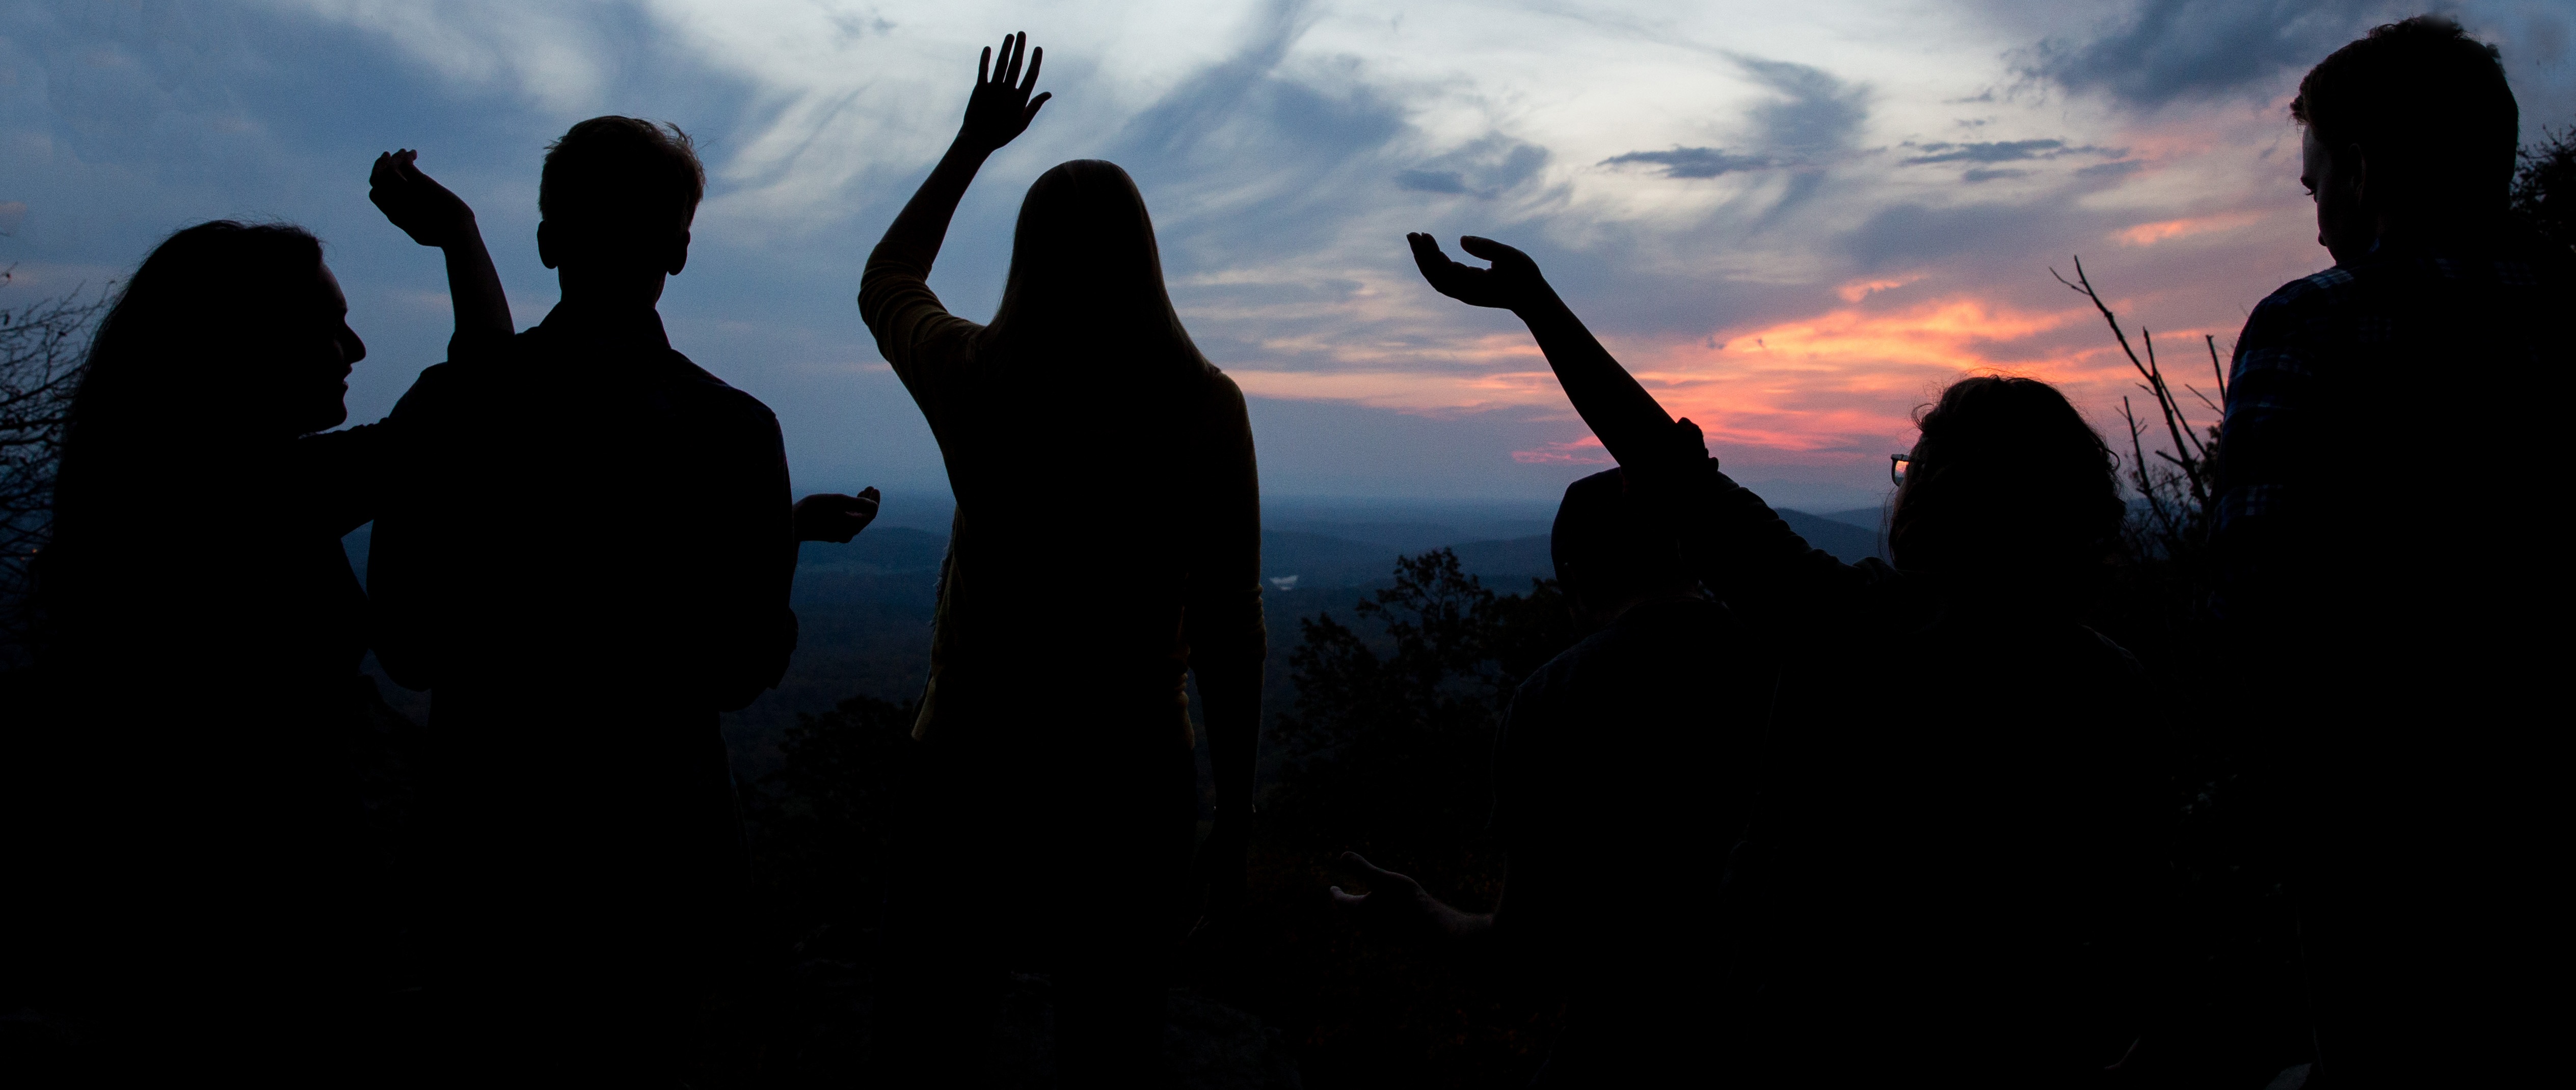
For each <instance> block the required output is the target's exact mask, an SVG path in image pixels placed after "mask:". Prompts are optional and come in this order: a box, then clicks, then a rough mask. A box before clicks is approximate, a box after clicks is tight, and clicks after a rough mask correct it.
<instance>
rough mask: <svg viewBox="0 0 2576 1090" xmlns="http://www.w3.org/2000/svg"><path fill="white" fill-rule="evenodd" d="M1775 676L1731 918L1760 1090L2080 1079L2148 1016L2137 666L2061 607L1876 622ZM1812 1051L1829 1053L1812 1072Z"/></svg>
mask: <svg viewBox="0 0 2576 1090" xmlns="http://www.w3.org/2000/svg"><path fill="white" fill-rule="evenodd" d="M1817 649H1818V650H1819V651H1823V650H1825V649H1830V653H1825V654H1809V655H1804V656H1801V657H1800V660H1799V661H1798V662H1796V663H1794V664H1793V665H1792V666H1791V667H1790V669H1789V670H1788V671H1787V672H1786V674H1785V676H1784V677H1783V679H1782V683H1781V687H1780V692H1779V701H1778V704H1777V706H1776V710H1775V712H1774V715H1773V719H1772V736H1771V737H1772V742H1771V747H1770V750H1769V752H1768V753H1767V755H1766V760H1765V775H1764V777H1763V781H1762V785H1761V789H1760V790H1761V799H1762V802H1761V811H1760V813H1759V814H1758V815H1757V817H1756V818H1755V820H1754V824H1753V828H1752V830H1751V832H1750V833H1749V834H1748V836H1747V838H1746V841H1745V843H1744V845H1743V847H1742V849H1741V850H1740V851H1739V852H1738V854H1737V856H1736V858H1734V859H1733V860H1731V861H1730V867H1729V874H1728V878H1727V893H1726V897H1725V905H1724V909H1723V913H1722V914H1723V916H1724V917H1725V918H1726V919H1727V920H1728V921H1729V926H1730V928H1731V929H1732V930H1733V931H1734V932H1735V934H1736V935H1737V936H1738V937H1740V938H1741V940H1742V943H1743V945H1742V948H1741V951H1740V952H1741V960H1740V961H1738V962H1736V963H1735V964H1733V965H1731V966H1730V967H1729V985H1728V991H1729V995H1728V1000H1727V1003H1728V1007H1729V1009H1730V1013H1729V1017H1728V1019H1727V1022H1728V1026H1729V1030H1728V1032H1729V1034H1730V1044H1731V1045H1732V1046H1733V1047H1732V1049H1731V1051H1733V1052H1734V1053H1735V1054H1736V1055H1735V1057H1734V1058H1733V1059H1732V1060H1731V1061H1730V1063H1731V1065H1732V1066H1734V1067H1735V1069H1736V1070H1737V1072H1738V1073H1739V1074H1740V1075H1742V1076H1743V1077H1745V1078H1747V1079H1749V1080H1751V1082H1750V1084H1752V1085H1820V1086H1822V1085H1840V1084H1844V1083H1845V1082H1847V1081H1849V1080H1854V1079H1861V1080H1862V1081H1867V1080H1868V1079H1874V1078H1879V1077H1910V1078H1924V1077H1937V1076H1948V1077H1953V1078H1956V1077H1967V1076H1971V1075H1974V1076H1977V1077H1981V1078H1985V1079H1988V1080H1991V1084H1992V1085H1999V1086H2003V1085H2029V1086H2053V1085H2068V1084H2069V1083H2068V1082H2067V1081H2066V1080H2069V1079H2077V1078H2080V1077H2082V1076H2084V1074H2085V1073H2087V1072H2094V1073H2099V1072H2102V1071H2104V1070H2105V1069H2108V1068H2110V1067H2111V1066H2112V1065H2114V1064H2116V1063H2118V1062H2119V1061H2120V1060H2121V1059H2122V1058H2123V1057H2124V1056H2125V1055H2127V1054H2128V1052H2129V1050H2130V1048H2131V1047H2132V1046H2133V1045H2134V1044H2136V1043H2137V1042H2138V1040H2139V1039H2140V1037H2141V1035H2143V1034H2144V1033H2145V1032H2146V1031H2147V1030H2148V1028H2149V1024H2150V1020H2151V1019H2150V1010H2151V1007H2152V1004H2153V996H2154V994H2155V990H2156V988H2157V987H2158V982H2157V981H2156V980H2155V979H2154V976H2153V971H2154V969H2155V968H2156V967H2157V956H2158V954H2159V953H2160V951H2159V950H2157V949H2156V948H2155V947H2154V946H2153V945H2152V943H2153V940H2152V938H2151V936H2152V935H2153V934H2154V926H2155V923H2156V906H2157V905H2158V903H2159V901H2160V895H2159V886H2158V882H2157V874H2158V871H2157V867H2156V862H2155V861H2156V860H2157V859H2159V858H2160V856H2158V855H2157V850H2158V849H2159V848H2160V847H2161V843H2160V840H2159V838H2160V836H2161V835H2162V830H2161V827H2160V823H2159V820H2158V819H2159V818H2160V817H2162V816H2164V815H2165V814H2166V813H2168V812H2169V803H2168V800H2166V799H2165V798H2164V795H2165V792H2164V790H2163V788H2164V783H2163V777H2162V776H2161V775H2160V772H2161V764H2160V762H2159V761H2158V760H2157V759H2156V758H2157V754H2156V753H2155V751H2154V748H2153V746H2152V745H2151V741H2152V739H2151V736H2150V735H2149V733H2148V732H2147V730H2146V728H2145V723H2144V716H2143V715H2141V714H2139V712H2140V709H2141V707H2142V705H2143V703H2144V699H2145V697H2146V695H2147V693H2148V688H2147V680H2146V677H2145V675H2144V672H2143V670H2141V669H2140V668H2139V666H2138V664H2137V663H2136V662H2135V660H2133V659H2131V658H2130V657H2129V656H2128V654H2127V653H2126V652H2124V651H2122V650H2121V649H2120V648H2119V647H2117V646H2116V645H2113V644H2111V643H2109V642H2108V641H2106V640H2104V639H2102V638H2101V637H2100V636H2098V635H2096V634H2094V633H2093V632H2091V631H2090V630H2088V629H2085V628H2083V627H2082V626H2079V625H2076V624H2074V623H2072V622H2069V621H2052V620H2047V619H2040V618H2031V617H2026V616H2003V617H1997V616H1991V615H1989V616H1975V615H1967V616H1962V615H1960V614H1959V613H1956V612H1951V613H1948V614H1946V615H1941V616H1937V617H1935V618H1932V619H1928V621H1927V620H1926V619H1924V618H1920V617H1917V618H1916V619H1915V623H1913V624H1895V625H1887V626H1883V627H1882V626H1878V625H1866V624H1864V625H1862V626H1859V627H1857V628H1856V629H1855V630H1854V631H1852V632H1850V633H1848V634H1847V635H1846V636H1844V637H1842V638H1836V639H1830V640H1826V641H1822V642H1821V643H1820V644H1819V645H1817ZM1820 1057H1831V1060H1830V1061H1829V1062H1819V1058H1820Z"/></svg>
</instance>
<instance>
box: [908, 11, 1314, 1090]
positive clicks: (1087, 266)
mask: <svg viewBox="0 0 2576 1090" xmlns="http://www.w3.org/2000/svg"><path fill="white" fill-rule="evenodd" d="M1025 47H1026V38H1025V36H1015V37H1013V38H1011V39H1006V42H1005V46H1004V49H1003V51H1002V52H1001V54H1000V55H998V56H995V55H993V54H992V53H991V51H989V50H988V51H987V57H988V61H989V68H988V69H979V76H978V80H977V83H976V88H975V92H974V94H973V96H972V98H971V99H970V100H969V101H968V104H967V108H966V119H965V124H964V125H963V127H962V128H960V130H959V131H958V134H957V140H956V142H955V143H954V144H952V145H951V146H950V147H949V150H948V153H947V155H946V156H945V157H943V158H942V159H941V160H940V161H939V165H938V166H937V167H936V168H935V169H933V170H932V171H931V174H930V178H929V180H927V181H925V182H923V183H922V187H921V191H920V192H919V193H917V194H915V195H914V196H913V199H912V202H911V203H910V204H908V205H906V206H905V207H904V210H903V214H902V215H900V216H898V217H897V218H896V219H895V222H894V225H893V226H892V227H890V228H888V229H887V231H886V236H885V239H884V241H883V242H880V243H879V244H878V245H877V248H876V251H875V252H874V253H872V254H871V255H869V258H868V267H867V272H866V275H865V278H864V280H863V282H862V285H861V289H860V293H859V309H860V313H861V314H862V315H863V316H864V317H865V318H866V319H867V323H868V328H869V330H870V331H872V332H874V333H875V334H876V339H877V348H878V350H879V351H880V352H882V353H883V354H884V356H885V358H886V360H887V361H888V362H889V363H891V364H893V365H894V369H895V373H896V374H897V375H898V376H900V377H901V378H902V379H903V383H904V388H905V389H907V390H909V391H911V393H912V396H913V400H914V402H915V403H916V404H918V405H920V407H921V411H922V415H923V416H924V417H926V418H928V420H929V423H930V428H931V432H932V434H933V435H935V436H937V437H938V440H939V450H940V454H941V456H942V457H943V458H944V459H946V461H947V464H948V480H949V485H950V487H951V488H953V489H954V490H955V491H956V494H957V516H956V522H955V525H954V526H953V528H952V530H951V537H950V539H949V541H950V545H949V554H948V559H947V562H946V564H945V565H944V567H943V568H942V572H941V581H940V595H939V607H938V615H937V626H936V628H935V630H934V632H933V635H932V638H931V658H930V682H929V687H928V688H927V690H926V691H924V693H923V694H922V706H921V717H920V720H919V721H918V722H917V724H916V725H915V727H914V731H913V734H914V737H915V738H917V739H919V740H920V742H921V744H922V747H923V754H924V756H925V758H926V761H925V765H926V766H927V767H929V768H931V769H932V770H933V771H932V773H931V776H930V778H929V779H928V780H927V781H926V783H925V785H924V789H923V794H922V796H921V798H922V801H921V802H920V803H919V804H918V806H917V808H916V809H917V813H916V817H917V819H918V822H919V828H918V829H916V830H915V831H914V833H913V834H912V835H911V837H910V838H909V844H910V848H909V849H908V851H909V855H910V859H911V862H910V863H909V864H908V866H909V868H910V870H909V873H908V874H907V875H906V876H905V878H904V879H903V881H902V882H901V884H900V885H899V886H898V887H897V888H896V890H895V891H894V893H893V894H892V903H891V904H890V906H889V911H890V912H891V913H892V922H891V923H890V924H889V958H890V959H891V968H890V972H891V974H892V975H891V977H890V979H891V980H892V983H889V984H888V985H887V990H886V992H885V993H883V994H885V995H886V997H887V998H886V999H885V1000H884V1001H882V1002H881V1003H880V1005H879V1006H878V1007H877V1010H878V1011H880V1012H882V1013H883V1017H885V1019H886V1021H885V1022H884V1023H882V1024H881V1028H880V1029H879V1031H878V1038H877V1039H878V1041H879V1042H880V1045H881V1047H882V1048H883V1049H884V1050H885V1052H886V1053H887V1055H886V1059H887V1061H888V1064H889V1066H890V1068H891V1073H892V1074H893V1075H894V1076H895V1077H896V1078H898V1079H902V1080H909V1081H910V1082H911V1083H913V1084H916V1085H917V1084H923V1083H936V1084H940V1085H947V1084H950V1083H951V1082H952V1081H954V1080H957V1079H960V1078H963V1077H965V1076H962V1075H960V1074H959V1072H960V1071H965V1070H970V1066H969V1065H971V1064H972V1063H974V1062H976V1061H977V1060H978V1059H979V1058H980V1053H981V1051H982V1047H983V1039H984V1037H985V1036H986V1035H987V1034H988V1033H989V1032H990V1028H991V1026H992V1024H993V1020H992V1012H993V1010H994V1008H993V1007H992V1005H991V1004H992V1001H993V1000H994V998H996V997H997V995H998V986H999V984H1000V982H1001V975H1000V973H1001V969H1002V967H1003V966H1004V964H1005V963H1006V959H1008V958H1011V957H1013V956H1018V955H1023V954H1026V955H1029V956H1034V957H1037V958H1039V959H1040V960H1042V961H1043V962H1045V963H1046V964H1048V965H1049V966H1051V967H1052V969H1053V971H1054V975H1055V983H1056V989H1057V990H1056V1004H1055V1012H1056V1023H1055V1025H1056V1053H1055V1054H1056V1062H1057V1071H1058V1073H1059V1076H1060V1077H1061V1078H1062V1079H1063V1080H1064V1081H1065V1082H1066V1083H1067V1084H1068V1085H1109V1086H1122V1087H1127V1086H1143V1085H1150V1084H1152V1083H1153V1082H1154V1081H1155V1080H1157V1079H1160V1078H1163V1077H1165V1076H1164V1075H1163V1074H1162V1073H1161V1072H1160V1071H1159V1070H1158V1069H1159V1066H1160V1041H1161V1035H1162V997H1163V985H1164V977H1165V975H1166V972H1167V967H1166V965H1165V959H1166V955H1167V951H1168V949H1169V947H1170V946H1171V945H1172V943H1173V942H1174V940H1175V939H1177V938H1178V936H1179V934H1180V928H1181V926H1182V925H1183V924H1184V923H1186V917H1185V916H1184V915H1183V913H1185V912H1186V911H1187V906H1186V905H1185V904H1184V903H1183V901H1184V898H1185V896H1186V888H1185V879H1186V875H1187V868H1188V864H1189V853H1190V839H1191V836H1192V834H1193V830H1194V822H1195V819H1196V815H1197V802H1196V797H1197V789H1196V785H1195V772H1194V769H1193V759H1192V756H1191V749H1192V746H1193V736H1192V735H1193V732H1192V729H1191V723H1190V716H1189V704H1188V700H1187V697H1186V695H1185V689H1184V688H1183V682H1184V674H1185V673H1187V672H1194V673H1195V674H1196V675H1197V678H1198V686H1199V693H1200V695H1201V696H1202V697H1203V698H1205V700H1206V703H1207V708H1206V714H1205V716H1204V720H1203V721H1204V722H1205V723H1206V725H1207V728H1208V740H1209V742H1210V744H1211V746H1212V750H1211V756H1212V757H1213V760H1214V766H1215V769H1216V788H1217V825H1216V830H1215V832H1214V833H1213V834H1212V835H1211V840H1210V846H1209V849H1208V851H1207V852H1206V853H1205V854H1206V855H1207V856H1208V858H1209V859H1210V860H1211V869H1212V870H1213V871H1215V872H1216V877H1217V885H1218V887H1219V890H1220V894H1222V892H1223V891H1224V890H1225V889H1226V888H1228V887H1231V888H1233V889H1239V888H1240V886H1241V881H1242V877H1241V875H1242V854H1241V853H1242V843H1243V842H1242V834H1243V827H1244V823H1245V822H1246V821H1247V820H1248V819H1249V817H1250V810H1251V801H1252V800H1251V790H1252V759H1253V743H1254V737H1255V731H1256V729H1257V726H1258V716H1259V708H1260V701H1261V660H1262V654H1263V640H1264V636H1263V630H1262V621H1261V601H1260V590H1259V566H1260V534H1261V513H1260V496H1259V481H1258V477H1257V475H1256V474H1255V471H1254V465H1253V450H1252V431H1251V426H1250V424H1249V422H1248V420H1247V418H1246V416H1245V413H1244V404H1243V395H1242V394H1241V392H1240V391H1238V390H1237V389H1236V388H1235V385H1234V383H1233V381H1232V380H1230V379H1228V378H1226V377H1225V375H1224V374H1223V373H1222V372H1219V371H1218V370H1217V369H1216V368H1215V367H1213V366H1211V365H1210V364H1209V363H1208V362H1207V361H1206V359H1204V358H1203V357H1201V356H1200V355H1199V352H1198V349H1197V347H1196V346H1194V345H1192V344H1191V343H1190V337H1189V334H1188V332H1187V331H1185V330H1183V329H1182V328H1181V323H1180V319H1179V317H1178V316H1177V315H1176V314H1174V313H1173V310H1172V303H1171V299H1170V297H1169V296H1168V295H1167V294H1166V293H1165V291H1164V288H1163V273H1162V262H1161V259H1160V257H1159V255H1158V253H1157V251H1156V249H1155V245H1154V233H1153V225H1152V222H1151V221H1150V220H1149V219H1148V218H1147V216H1146V213H1145V204H1144V200H1143V199H1142V198H1141V197H1140V196H1139V195H1138V194H1137V192H1136V186H1135V183H1134V182H1132V181H1130V180H1129V179H1128V177H1127V175H1126V172H1124V171H1121V170H1119V169H1118V168H1117V167H1116V166H1113V165H1111V164H1109V163H1104V162H1098V161H1092V160H1081V161H1076V162H1070V163H1065V164H1063V165H1060V166H1057V167H1056V168H1054V169H1052V170H1049V171H1047V172H1046V173H1045V174H1044V175H1042V176H1041V177H1039V179H1038V180H1037V183H1036V184H1035V185H1032V186H1030V187H1029V194H1028V198H1027V200H1026V201H1025V202H1024V203H1023V204H1022V205H1021V207H1020V218H1019V227H1018V232H1017V235H1016V237H1015V239H1014V241H1013V244H1012V251H1011V272H1010V279H1009V282H1008V283H1007V284H1006V285H1005V287H1004V288H1003V293H1002V304H1001V308H1000V310H999V311H998V312H997V313H995V315H994V316H993V322H992V324H991V325H983V326H979V325H977V324H975V323H973V322H970V321H967V320H965V319H963V318H959V317H956V316H955V315H952V314H950V313H948V311H947V309H946V308H945V307H943V306H942V305H941V304H940V302H939V298H938V297H937V296H935V295H933V294H931V291H930V289H929V287H928V286H927V285H926V284H925V283H924V280H925V278H926V277H927V276H928V275H929V273H930V266H931V261H932V259H933V258H934V257H936V256H937V254H938V252H939V246H940V241H941V239H942V237H943V236H944V235H945V234H946V232H947V228H948V220H949V217H950V216H951V215H952V214H953V213H954V212H955V210H956V207H957V202H958V199H959V198H960V197H961V196H963V195H964V193H965V192H966V187H967V184H968V183H969V182H970V181H972V180H973V178H974V175H975V171H976V169H977V168H978V167H979V166H980V165H981V164H982V163H983V161H984V159H985V157H986V156H988V155H990V154H991V153H992V152H993V151H994V150H995V149H997V148H1000V147H1001V146H1002V145H1004V144H1007V143H1009V142H1010V141H1011V139H1012V138H1013V137H1016V136H1018V135H1019V134H1020V132H1021V131H1022V130H1024V129H1025V128H1026V127H1027V126H1028V122H1029V119H1030V118H1032V117H1034V116H1036V114H1037V111H1038V108H1039V106H1040V105H1042V104H1043V103H1044V102H1045V101H1046V98H1047V96H1045V95H1039V96H1037V97H1036V98H1035V99H1032V98H1030V96H1029V92H1030V88H1031V86H1032V85H1033V84H1034V83H1035V82H1036V79H1037V70H1038V62H1039V60H1040V58H1041V56H1042V54H1032V55H1030V57H1029V64H1028V74H1027V77H1026V79H1023V78H1021V74H1020V58H1021V54H1022V51H1023V50H1024V49H1025ZM1076 465H1079V466H1113V467H1116V471H1115V472H1114V473H1112V474H1109V475H1107V476H1102V475H1100V474H1093V473H1081V474H1076V473H1073V472H1071V471H1070V470H1069V467H1071V466H1076ZM898 997H899V998H898Z"/></svg>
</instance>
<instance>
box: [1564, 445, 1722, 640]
mask: <svg viewBox="0 0 2576 1090" xmlns="http://www.w3.org/2000/svg"><path fill="white" fill-rule="evenodd" d="M1547 551H1548V557H1549V559H1551V560H1553V561H1555V563H1556V583H1557V588H1558V589H1559V590H1560V591H1562V592H1563V593H1564V595H1565V600H1566V605H1567V606H1568V607H1569V608H1571V609H1572V610H1573V611H1574V616H1575V621H1576V623H1577V624H1578V625H1580V626H1582V627H1584V628H1599V627H1601V626H1602V625H1605V624H1608V623H1610V622H1611V621H1613V620H1615V619H1617V618H1618V616H1619V614H1620V612H1621V611H1623V610H1625V609H1626V608H1627V607H1628V606H1630V605H1632V604H1635V603H1636V602H1639V601H1642V600H1646V599H1650V598H1661V597H1668V596H1672V595H1679V594H1687V593H1689V592H1690V591H1691V590H1692V589H1694V588H1695V587H1696V586H1697V585H1698V580H1696V579H1694V578H1693V577H1692V576H1691V573H1690V569H1689V568H1687V567H1685V566H1684V565H1683V564H1682V556H1681V547H1680V543H1679V542H1678V541H1677V540H1676V539H1675V538H1674V536H1673V534H1672V532H1671V531H1670V530H1668V529H1664V528H1662V527H1660V526H1658V525H1657V524H1656V522H1655V520H1654V519H1653V518H1652V517H1651V513H1650V512H1648V511H1647V510H1646V509H1645V505H1643V504H1640V503H1638V502H1637V501H1636V500H1635V499H1634V498H1633V497H1631V496H1630V495H1629V494H1628V487H1627V482H1626V480H1625V478H1623V477H1621V476H1620V473H1619V471H1618V470H1615V469H1613V470H1606V471H1603V472H1600V473H1595V474H1593V475H1591V476H1589V477H1585V478H1583V479H1582V480H1579V481H1576V482H1574V483H1573V484H1570V485H1567V486H1566V488H1565V500H1564V502H1562V503H1559V504H1557V507H1556V525H1555V526H1554V527H1552V528H1551V529H1550V531H1549V534H1548V542H1547Z"/></svg>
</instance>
